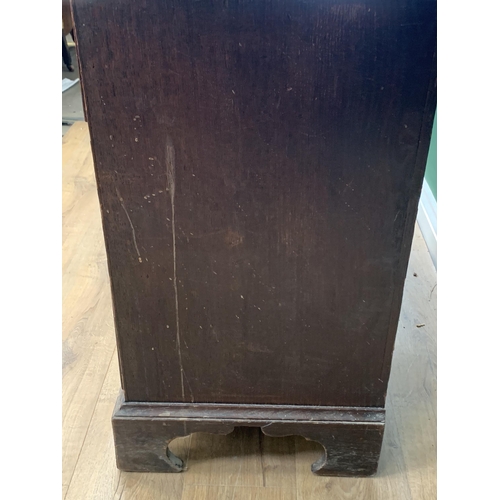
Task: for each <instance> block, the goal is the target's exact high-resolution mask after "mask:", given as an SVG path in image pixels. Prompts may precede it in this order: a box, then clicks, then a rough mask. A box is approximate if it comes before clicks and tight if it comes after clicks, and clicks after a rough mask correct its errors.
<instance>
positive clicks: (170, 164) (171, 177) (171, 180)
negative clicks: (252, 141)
mask: <svg viewBox="0 0 500 500" xmlns="http://www.w3.org/2000/svg"><path fill="white" fill-rule="evenodd" d="M165 161H166V164H167V165H166V167H167V190H168V192H169V194H170V206H171V212H172V221H171V222H172V260H173V265H174V280H173V285H174V296H175V324H176V335H177V355H178V358H179V367H180V372H181V395H182V400H183V401H185V400H186V396H185V389H184V379H185V373H184V366H183V364H182V352H181V333H180V328H179V291H178V289H177V250H176V238H175V149H174V144H173V142H172V138H171V137H170V136H169V135H167V143H166V148H165ZM186 381H187V379H186ZM187 382H188V388H189V392H190V393H191V401H192V402H194V398H193V392H192V390H191V386H190V384H189V381H187Z"/></svg>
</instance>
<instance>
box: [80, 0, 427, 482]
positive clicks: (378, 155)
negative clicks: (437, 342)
mask: <svg viewBox="0 0 500 500" xmlns="http://www.w3.org/2000/svg"><path fill="white" fill-rule="evenodd" d="M72 9H73V17H74V21H75V28H76V36H77V49H78V54H79V60H80V65H81V80H82V86H83V90H84V102H85V109H86V116H87V120H88V122H89V127H90V133H91V140H92V151H93V155H94V163H95V170H96V178H97V183H98V191H99V199H100V204H101V211H102V222H103V231H104V237H105V242H106V250H107V256H108V266H109V272H110V279H111V288H112V296H113V303H114V315H115V326H116V337H117V345H118V352H119V360H120V370H121V380H122V389H123V392H122V394H121V395H120V396H119V398H118V403H117V407H116V410H115V413H114V415H113V429H114V434H115V445H116V453H117V464H118V467H119V468H121V469H123V470H128V471H165V472H176V471H180V470H182V461H181V460H180V459H179V458H177V457H175V456H174V455H173V454H172V453H171V452H170V451H169V450H168V448H167V446H168V442H169V441H170V440H172V439H174V438H175V437H179V436H185V435H188V434H190V433H193V432H200V431H201V432H214V433H224V434H226V433H229V432H231V431H232V430H233V429H234V427H235V426H258V427H261V428H262V431H263V432H264V433H265V434H268V435H271V436H283V435H291V434H297V435H301V436H305V437H307V438H308V439H312V440H315V441H318V442H320V443H321V444H323V445H324V447H325V455H324V456H323V457H322V458H321V459H320V460H318V462H316V463H315V464H314V465H313V471H314V472H317V473H320V474H331V475H369V474H373V473H374V472H376V470H377V463H378V457H379V453H380V448H381V445H382V437H383V429H384V413H385V411H384V404H385V394H386V390H387V383H388V379H389V374H390V365H391V357H392V351H393V345H394V338H395V335H396V329H397V323H398V317H399V312H400V306H401V299H402V293H403V284H404V279H405V274H406V269H407V264H408V256H409V251H410V244H411V239H412V235H413V230H414V224H415V218H416V211H417V204H418V199H419V194H420V190H421V186H422V181H423V175H424V169H425V163H426V157H427V150H428V145H429V141H430V135H431V128H432V122H433V117H434V111H435V104H436V61H435V58H436V5H435V2H433V1H424V0H401V1H389V0H372V1H366V2H361V3H360V2H358V3H355V2H351V1H348V0H308V1H292V0H182V1H180V0H134V1H132V0H106V1H101V2H89V1H88V0H73V1H72Z"/></svg>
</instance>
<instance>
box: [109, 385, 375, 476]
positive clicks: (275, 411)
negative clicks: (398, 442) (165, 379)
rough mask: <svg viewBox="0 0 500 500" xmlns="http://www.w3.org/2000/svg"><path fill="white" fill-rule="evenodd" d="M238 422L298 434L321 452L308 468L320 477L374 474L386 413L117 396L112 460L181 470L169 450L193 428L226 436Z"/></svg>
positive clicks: (128, 467) (127, 466)
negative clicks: (142, 400) (129, 399)
mask: <svg viewBox="0 0 500 500" xmlns="http://www.w3.org/2000/svg"><path fill="white" fill-rule="evenodd" d="M237 426H245V427H260V428H261V430H262V432H263V433H264V434H265V435H267V436H272V437H283V436H294V435H300V436H303V437H305V438H306V439H308V440H311V441H316V442H318V443H320V444H321V445H322V446H323V448H324V452H323V454H322V456H321V457H320V458H319V459H318V460H316V461H315V462H314V463H313V464H312V466H311V470H312V472H314V473H316V474H319V475H324V476H344V477H349V476H353V477H357V476H371V475H373V474H375V473H376V472H377V467H378V460H379V455H380V450H381V446H382V439H383V435H384V426H385V411H384V410H382V409H380V408H377V409H360V408H349V409H348V408H332V407H330V408H327V407H313V406H305V407H304V406H303V407H298V406H289V407H285V406H279V405H241V404H238V405H217V404H196V403H194V404H193V403H187V404H186V403H135V402H132V403H127V402H126V401H124V398H123V394H120V395H119V397H118V400H117V403H116V406H115V410H114V413H113V434H114V441H115V450H116V464H117V467H118V468H119V469H120V470H124V471H129V472H182V471H183V470H185V465H184V462H183V460H182V458H181V457H178V456H177V455H175V454H174V453H172V451H171V450H170V449H169V448H168V445H169V444H170V443H171V442H172V441H173V440H174V439H175V438H177V437H184V436H188V435H190V434H193V433H197V432H205V433H211V434H222V435H226V434H230V433H231V432H233V431H234V429H235V428H236V427H237Z"/></svg>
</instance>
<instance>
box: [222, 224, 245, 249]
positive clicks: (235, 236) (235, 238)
mask: <svg viewBox="0 0 500 500" xmlns="http://www.w3.org/2000/svg"><path fill="white" fill-rule="evenodd" d="M224 241H225V243H226V245H227V246H229V248H233V247H237V246H238V245H240V244H241V243H243V236H242V235H241V234H240V233H237V232H235V231H232V230H231V229H229V231H228V232H227V233H226V236H225V237H224Z"/></svg>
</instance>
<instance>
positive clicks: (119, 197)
mask: <svg viewBox="0 0 500 500" xmlns="http://www.w3.org/2000/svg"><path fill="white" fill-rule="evenodd" d="M115 190H116V195H117V196H118V199H119V200H120V205H121V206H122V208H123V211H124V212H125V215H126V216H127V219H128V223H129V224H130V229H132V241H133V242H134V247H135V251H136V252H137V258H138V260H139V262H141V263H142V258H141V252H139V247H138V246H137V240H136V239H135V229H134V225H133V224H132V220H131V219H130V215H129V214H128V212H127V208H126V207H125V203H123V198H122V197H121V195H120V192H119V191H118V188H115Z"/></svg>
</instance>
